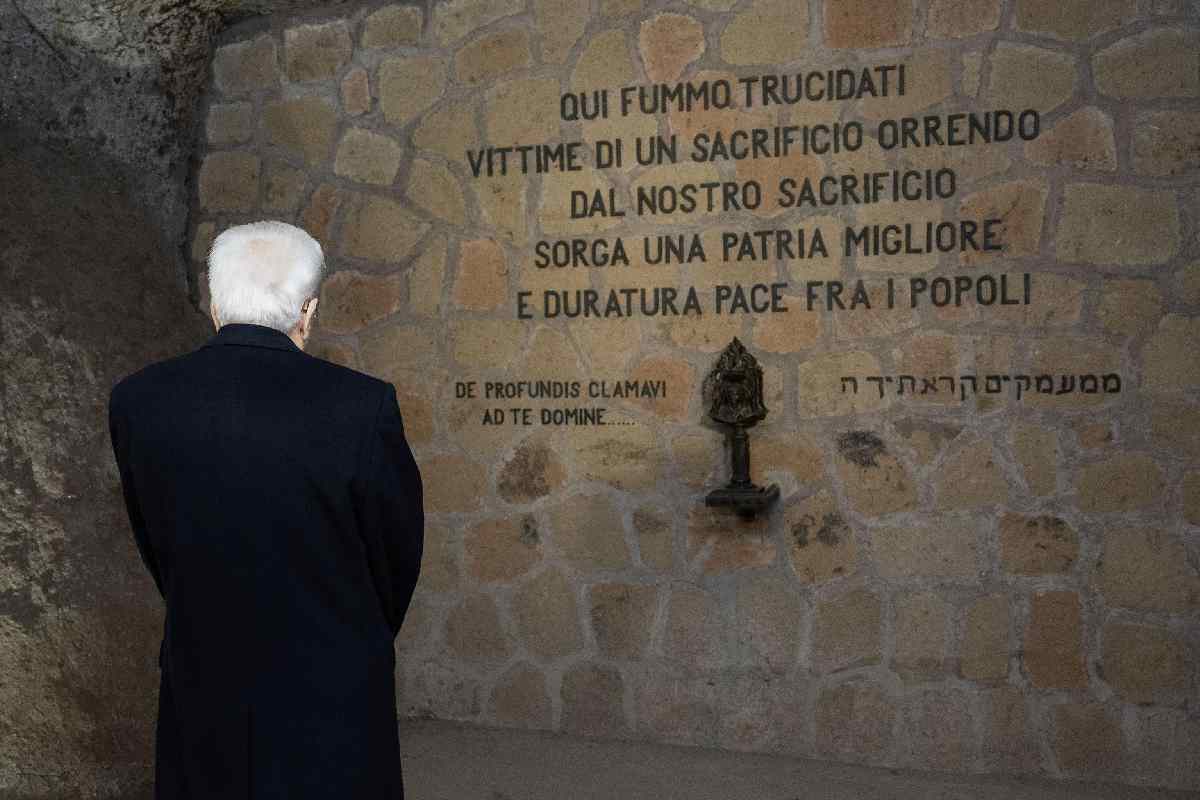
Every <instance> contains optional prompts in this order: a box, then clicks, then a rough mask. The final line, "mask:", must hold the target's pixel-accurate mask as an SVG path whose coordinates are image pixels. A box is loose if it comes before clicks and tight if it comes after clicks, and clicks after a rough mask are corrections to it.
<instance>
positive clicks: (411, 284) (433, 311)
mask: <svg viewBox="0 0 1200 800" xmlns="http://www.w3.org/2000/svg"><path fill="white" fill-rule="evenodd" d="M407 274H408V310H409V312H410V313H412V314H416V315H419V316H424V317H436V316H439V315H440V313H441V309H442V283H443V282H444V279H445V275H446V240H445V238H444V237H440V236H439V237H437V238H434V239H432V240H431V241H430V242H428V243H427V244H426V245H425V249H424V250H423V251H422V252H421V254H420V255H419V256H417V257H416V259H415V260H414V261H413V263H412V266H410V267H409V268H408V273H407Z"/></svg>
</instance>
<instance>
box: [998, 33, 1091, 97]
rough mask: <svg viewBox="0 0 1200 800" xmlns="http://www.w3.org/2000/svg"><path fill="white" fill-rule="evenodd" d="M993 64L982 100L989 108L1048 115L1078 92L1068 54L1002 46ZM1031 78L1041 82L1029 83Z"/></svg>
mask: <svg viewBox="0 0 1200 800" xmlns="http://www.w3.org/2000/svg"><path fill="white" fill-rule="evenodd" d="M991 61H992V65H991V66H992V70H991V77H990V79H989V80H988V86H987V88H986V89H985V90H984V95H983V98H981V99H982V100H983V101H984V102H986V103H988V106H987V107H989V108H1007V109H1011V110H1012V111H1013V112H1014V113H1016V112H1018V111H1021V110H1024V109H1026V108H1032V109H1035V110H1037V111H1038V112H1039V113H1041V114H1047V113H1049V112H1050V111H1052V110H1054V109H1055V108H1058V106H1060V105H1062V104H1063V103H1064V102H1066V101H1067V100H1068V99H1069V98H1070V97H1071V95H1072V94H1073V93H1074V92H1075V82H1076V71H1077V67H1076V64H1075V59H1074V58H1073V57H1072V56H1070V55H1067V54H1065V53H1058V52H1055V51H1053V50H1046V49H1044V48H1041V47H1031V46H1029V45H1024V44H1009V43H1005V42H1001V43H1000V44H998V45H996V49H995V50H994V51H993V52H992V59H991ZM1031 74H1033V75H1037V76H1038V79H1037V80H1035V81H1032V80H1029V76H1030V75H1031Z"/></svg>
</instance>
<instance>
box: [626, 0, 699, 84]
mask: <svg viewBox="0 0 1200 800" xmlns="http://www.w3.org/2000/svg"><path fill="white" fill-rule="evenodd" d="M704 48H705V45H704V25H702V24H701V23H700V22H699V21H697V20H696V19H695V18H694V17H689V16H686V15H684V14H675V13H671V12H665V13H658V14H655V15H654V16H653V17H651V18H650V19H647V20H645V21H644V22H642V24H641V27H640V28H639V29H638V49H640V50H641V53H642V63H643V64H645V66H646V77H648V78H649V79H650V80H652V81H658V82H665V83H670V82H672V81H676V80H678V79H679V77H680V76H681V75H682V74H683V71H684V70H685V69H687V65H688V64H691V63H692V62H693V61H696V60H697V59H698V58H700V56H702V55H704Z"/></svg>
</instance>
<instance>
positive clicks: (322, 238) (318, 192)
mask: <svg viewBox="0 0 1200 800" xmlns="http://www.w3.org/2000/svg"><path fill="white" fill-rule="evenodd" d="M344 199H345V193H344V192H342V190H341V189H338V188H337V187H336V186H333V185H331V184H328V183H323V184H321V185H320V186H318V187H317V188H316V189H314V190H313V193H312V196H311V197H310V198H309V199H308V205H306V206H305V207H304V210H303V211H301V212H300V225H301V226H302V227H303V228H304V230H306V231H308V233H309V235H310V236H312V237H313V238H314V239H316V240H317V241H319V242H321V243H322V246H323V247H325V248H327V249H328V248H330V246H331V245H330V242H329V232H330V229H331V228H332V227H333V221H334V218H335V217H336V216H337V212H338V209H339V208H341V207H342V201H343V200H344Z"/></svg>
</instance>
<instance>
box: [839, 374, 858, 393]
mask: <svg viewBox="0 0 1200 800" xmlns="http://www.w3.org/2000/svg"><path fill="white" fill-rule="evenodd" d="M846 381H850V383H851V384H853V386H854V393H855V394H858V378H854V377H850V376H846V375H843V376H842V394H845V393H846Z"/></svg>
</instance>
